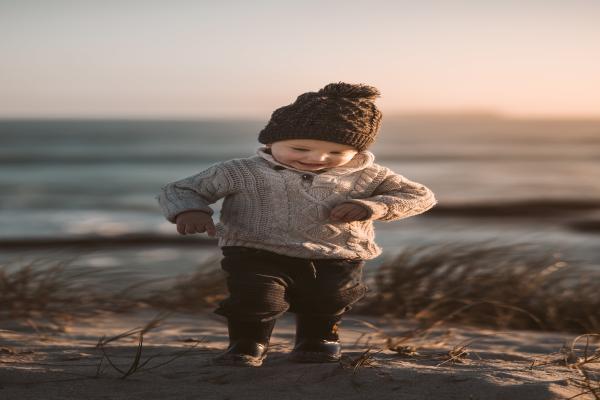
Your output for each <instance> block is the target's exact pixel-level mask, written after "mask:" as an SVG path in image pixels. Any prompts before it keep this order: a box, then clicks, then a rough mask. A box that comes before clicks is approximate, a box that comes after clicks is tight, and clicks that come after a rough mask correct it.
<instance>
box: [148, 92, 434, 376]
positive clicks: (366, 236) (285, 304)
mask: <svg viewBox="0 0 600 400" xmlns="http://www.w3.org/2000/svg"><path fill="white" fill-rule="evenodd" d="M379 95H380V94H379V91H378V90H377V89H376V88H374V87H372V86H367V85H363V84H348V83H343V82H339V83H331V84H329V85H327V86H325V87H324V88H322V89H320V90H319V91H318V92H308V93H304V94H301V95H300V96H298V98H297V99H296V101H295V102H294V103H292V104H289V105H287V106H284V107H281V108H278V109H277V110H275V111H274V112H273V114H272V115H271V119H270V121H269V122H268V124H267V125H266V126H265V128H264V129H263V130H262V131H261V132H260V134H259V137H258V141H259V142H260V143H262V144H264V146H262V147H260V148H258V150H257V153H256V155H255V156H252V157H248V158H239V159H233V160H228V161H223V162H220V163H217V164H214V165H212V166H211V167H209V168H208V169H206V170H204V171H202V172H200V173H198V174H196V175H193V176H190V177H188V178H185V179H182V180H179V181H176V182H173V183H170V184H168V185H166V186H164V187H163V189H162V192H161V194H160V195H159V196H158V201H159V204H160V206H161V209H162V211H163V213H164V214H165V216H166V218H167V219H168V220H169V221H170V222H172V223H175V224H177V231H178V232H179V233H180V234H182V235H186V234H194V233H202V232H206V233H207V234H208V235H210V236H217V237H218V238H219V241H218V243H219V247H220V248H221V251H222V253H223V258H222V260H221V266H222V268H223V269H224V270H225V271H226V272H227V274H228V277H227V286H228V290H229V297H228V298H227V299H226V300H224V301H222V302H221V303H220V305H219V307H218V308H217V309H216V310H215V313H217V314H220V315H223V316H225V317H226V318H227V325H228V330H229V347H228V348H227V350H226V351H225V352H224V353H222V354H221V355H219V356H218V357H216V358H215V359H214V362H215V363H217V364H225V365H242V366H260V365H261V364H262V362H263V360H264V359H265V357H266V354H267V349H268V345H269V340H270V337H271V333H272V331H273V327H274V325H275V320H276V319H277V318H278V317H279V316H281V315H282V314H283V313H285V312H286V311H289V312H293V313H295V314H296V340H295V346H294V349H293V351H292V352H291V354H290V359H291V360H293V361H296V362H335V361H338V360H339V359H340V357H341V345H340V342H339V337H338V332H337V328H338V324H339V323H340V321H341V317H342V315H343V314H344V313H345V312H346V311H348V310H349V309H350V307H351V305H352V304H353V303H355V302H356V301H358V300H360V299H361V298H362V297H363V296H364V294H365V291H366V286H365V285H364V284H363V282H362V270H363V266H364V264H365V260H369V259H372V258H375V257H377V256H378V255H380V254H381V248H380V247H378V246H377V244H376V243H375V242H374V238H375V234H374V231H373V221H375V220H378V221H394V220H398V219H401V218H406V217H410V216H413V215H417V214H420V213H423V212H425V211H427V210H428V209H430V208H431V207H433V206H434V205H435V204H436V200H435V197H434V195H433V193H432V192H431V191H430V190H429V189H428V188H426V187H425V186H423V185H421V184H419V183H416V182H413V181H410V180H408V179H407V178H405V177H403V176H401V175H399V174H396V173H394V172H393V171H391V170H390V169H388V168H386V167H384V166H381V165H379V164H376V163H375V162H374V161H375V156H374V155H373V153H371V152H369V151H368V150H367V148H368V147H369V146H370V145H371V144H372V143H373V142H374V140H375V137H376V135H377V132H378V130H379V126H380V122H381V118H382V115H381V112H380V111H379V110H378V109H377V107H376V106H375V104H374V100H375V98H376V97H378V96H379ZM220 198H224V202H223V206H222V210H221V215H220V221H219V223H217V224H216V226H215V225H214V224H213V220H212V214H213V210H212V209H211V208H210V207H209V205H210V204H212V203H215V202H216V201H217V200H219V199H220Z"/></svg>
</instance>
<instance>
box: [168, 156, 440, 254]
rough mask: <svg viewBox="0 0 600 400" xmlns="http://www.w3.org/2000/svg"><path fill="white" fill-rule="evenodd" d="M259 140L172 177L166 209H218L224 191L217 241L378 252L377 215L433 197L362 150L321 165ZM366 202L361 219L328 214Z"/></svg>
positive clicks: (428, 202)
mask: <svg viewBox="0 0 600 400" xmlns="http://www.w3.org/2000/svg"><path fill="white" fill-rule="evenodd" d="M266 150H267V149H266V148H265V147H262V148H259V149H258V150H257V154H256V155H255V156H252V157H248V158H238V159H233V160H227V161H223V162H220V163H217V164H214V165H212V166H210V167H209V168H208V169H206V170H204V171H202V172H200V173H198V174H196V175H193V176H190V177H188V178H185V179H182V180H179V181H176V182H172V183H170V184H168V185H166V186H164V187H163V188H162V191H161V193H160V194H159V195H158V196H157V199H158V202H159V204H160V207H161V209H162V211H163V213H164V215H165V217H166V218H167V219H168V220H169V221H170V222H173V223H174V222H175V218H176V216H177V215H178V214H179V213H182V212H184V211H190V210H199V211H204V212H206V213H208V214H210V215H213V210H212V209H211V207H210V204H213V203H215V202H216V201H217V200H219V199H220V198H225V200H224V201H223V206H222V208H221V213H220V214H221V215H220V221H219V222H218V223H217V224H216V228H217V236H218V238H219V246H220V247H223V246H246V247H252V248H258V249H265V250H269V251H272V252H275V253H278V254H283V255H287V256H291V257H299V258H308V259H315V258H342V259H363V260H367V259H372V258H375V257H377V256H378V255H380V254H381V248H380V247H379V246H378V245H377V244H376V243H375V241H374V239H375V233H374V230H373V221H374V220H380V221H394V220H398V219H402V218H407V217H410V216H413V215H417V214H421V213H423V212H425V211H427V210H429V209H430V208H431V207H433V206H434V205H435V204H436V200H435V197H434V194H433V193H432V192H431V190H429V189H428V188H426V187H425V186H423V185H421V184H419V183H416V182H413V181H410V180H408V179H407V178H405V177H403V176H402V175H399V174H396V173H394V172H393V171H391V170H390V169H389V168H387V167H384V166H381V165H378V164H376V163H374V160H375V156H374V155H373V153H371V152H369V151H367V150H364V151H361V152H359V153H357V154H356V155H355V156H354V158H353V159H352V160H350V162H348V163H347V164H344V165H343V166H339V167H335V168H330V169H327V170H324V171H322V172H320V173H314V172H308V171H301V170H297V169H295V168H292V167H289V166H287V165H284V164H281V163H279V162H278V161H276V160H275V159H274V158H273V156H272V155H271V154H269V153H267V152H266ZM346 202H348V203H355V204H359V205H361V206H363V207H365V208H366V209H367V210H368V211H369V216H368V218H367V219H365V220H363V221H353V222H342V221H331V220H330V219H329V214H330V212H331V210H332V209H333V208H334V207H335V206H336V205H338V204H341V203H346Z"/></svg>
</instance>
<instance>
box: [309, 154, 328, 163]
mask: <svg viewBox="0 0 600 400" xmlns="http://www.w3.org/2000/svg"><path fill="white" fill-rule="evenodd" d="M310 160H311V161H310V162H311V163H314V164H317V163H322V162H325V161H327V154H316V155H313V156H312V157H311V158H310Z"/></svg>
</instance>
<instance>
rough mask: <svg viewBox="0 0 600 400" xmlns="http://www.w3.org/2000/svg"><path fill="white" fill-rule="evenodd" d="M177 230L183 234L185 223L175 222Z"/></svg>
mask: <svg viewBox="0 0 600 400" xmlns="http://www.w3.org/2000/svg"><path fill="white" fill-rule="evenodd" d="M177 232H179V234H180V235H185V224H177Z"/></svg>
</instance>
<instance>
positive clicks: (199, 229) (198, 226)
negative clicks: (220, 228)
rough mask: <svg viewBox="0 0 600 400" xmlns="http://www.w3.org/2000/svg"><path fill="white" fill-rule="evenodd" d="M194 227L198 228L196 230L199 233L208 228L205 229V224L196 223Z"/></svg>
mask: <svg viewBox="0 0 600 400" xmlns="http://www.w3.org/2000/svg"><path fill="white" fill-rule="evenodd" d="M194 227H195V228H196V232H198V233H202V232H204V231H205V230H206V229H204V225H200V224H196V225H194Z"/></svg>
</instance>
